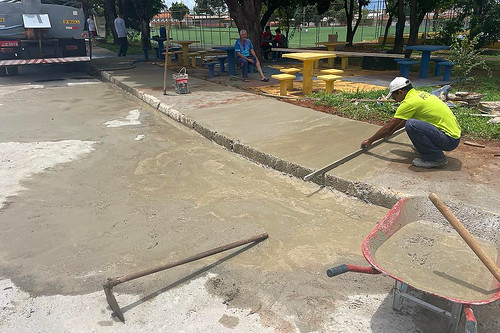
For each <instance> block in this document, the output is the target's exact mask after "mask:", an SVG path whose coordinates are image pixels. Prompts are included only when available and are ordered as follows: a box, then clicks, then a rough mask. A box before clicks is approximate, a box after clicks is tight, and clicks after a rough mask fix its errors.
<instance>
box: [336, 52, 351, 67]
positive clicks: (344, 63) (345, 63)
mask: <svg viewBox="0 0 500 333" xmlns="http://www.w3.org/2000/svg"><path fill="white" fill-rule="evenodd" d="M337 57H340V68H342V69H347V66H349V57H348V56H346V55H339V56H337Z"/></svg>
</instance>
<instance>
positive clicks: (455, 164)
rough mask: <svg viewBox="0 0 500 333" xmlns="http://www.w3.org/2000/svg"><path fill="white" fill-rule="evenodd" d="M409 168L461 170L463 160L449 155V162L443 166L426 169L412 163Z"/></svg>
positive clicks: (416, 169)
mask: <svg viewBox="0 0 500 333" xmlns="http://www.w3.org/2000/svg"><path fill="white" fill-rule="evenodd" d="M408 169H409V170H411V171H415V172H436V171H460V170H462V161H460V160H459V159H458V158H454V157H449V156H448V164H446V165H445V166H443V167H441V168H432V169H424V168H417V167H415V166H413V165H410V166H409V167H408Z"/></svg>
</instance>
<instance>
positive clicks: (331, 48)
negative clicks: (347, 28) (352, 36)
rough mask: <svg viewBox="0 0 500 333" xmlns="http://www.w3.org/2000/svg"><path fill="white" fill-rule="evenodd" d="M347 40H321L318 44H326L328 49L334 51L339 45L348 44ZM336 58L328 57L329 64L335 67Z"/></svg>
mask: <svg viewBox="0 0 500 333" xmlns="http://www.w3.org/2000/svg"><path fill="white" fill-rule="evenodd" d="M346 44H347V43H346V42H319V43H316V45H323V46H326V48H327V50H328V51H334V50H335V46H337V45H346ZM333 62H334V58H328V66H329V67H333Z"/></svg>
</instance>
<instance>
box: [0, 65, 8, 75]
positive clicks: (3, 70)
mask: <svg viewBox="0 0 500 333" xmlns="http://www.w3.org/2000/svg"><path fill="white" fill-rule="evenodd" d="M6 75H7V70H6V69H5V67H0V76H6Z"/></svg>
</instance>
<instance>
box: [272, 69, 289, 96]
mask: <svg viewBox="0 0 500 333" xmlns="http://www.w3.org/2000/svg"><path fill="white" fill-rule="evenodd" d="M271 77H272V78H273V79H275V80H278V81H280V96H286V93H287V90H288V87H289V86H290V83H289V82H290V81H292V84H293V80H294V79H295V75H291V74H274V75H271Z"/></svg>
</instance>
